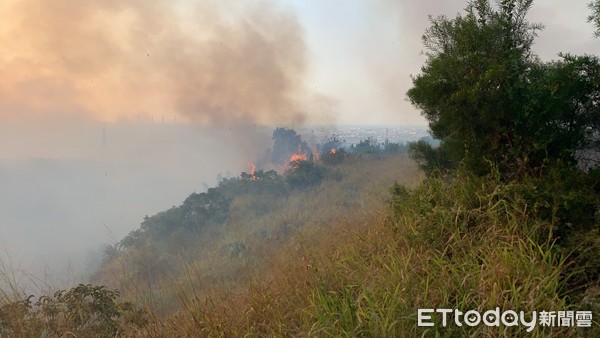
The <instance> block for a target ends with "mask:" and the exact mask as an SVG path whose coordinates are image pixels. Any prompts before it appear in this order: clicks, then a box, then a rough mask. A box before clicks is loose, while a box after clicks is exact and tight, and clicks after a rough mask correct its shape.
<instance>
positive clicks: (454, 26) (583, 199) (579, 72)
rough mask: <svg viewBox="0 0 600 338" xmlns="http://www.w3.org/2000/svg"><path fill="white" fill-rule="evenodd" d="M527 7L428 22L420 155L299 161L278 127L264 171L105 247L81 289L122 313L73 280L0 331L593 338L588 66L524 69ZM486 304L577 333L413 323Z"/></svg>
mask: <svg viewBox="0 0 600 338" xmlns="http://www.w3.org/2000/svg"><path fill="white" fill-rule="evenodd" d="M531 6H532V1H531V0H502V1H499V2H498V3H497V4H496V5H494V4H492V3H491V2H490V1H487V0H473V1H470V2H468V6H467V8H466V11H465V14H464V15H459V16H457V17H456V18H454V19H448V18H445V17H438V18H435V19H432V21H431V27H430V28H429V29H428V30H427V31H426V33H425V35H424V43H425V46H426V47H427V48H428V49H429V53H428V59H427V61H426V64H425V65H424V67H423V68H422V73H421V74H419V75H417V76H416V77H415V78H414V79H413V84H414V86H413V88H412V89H410V90H409V92H408V97H409V99H410V100H411V102H412V103H413V104H414V105H415V106H417V107H418V108H420V109H421V110H422V112H423V114H424V116H425V117H426V118H427V119H428V120H429V122H430V127H431V132H432V135H433V136H434V137H436V138H437V139H439V142H440V143H439V145H437V146H434V145H432V144H431V143H428V142H426V141H425V140H421V141H419V142H416V143H413V144H410V145H408V146H407V145H404V144H394V143H390V142H388V141H386V142H384V143H378V142H377V141H376V140H373V139H367V140H364V141H361V142H359V143H358V144H356V145H351V146H350V147H348V148H345V147H343V145H344V142H343V140H340V139H339V138H338V137H336V136H332V137H331V138H330V139H328V140H326V141H325V142H324V143H323V145H321V146H317V147H315V148H316V150H312V149H311V148H310V147H309V146H308V145H307V144H306V142H304V141H302V138H301V136H300V135H298V134H297V133H296V132H295V131H293V130H291V129H286V128H278V129H276V130H275V132H274V134H273V140H274V145H273V149H272V151H271V155H272V160H273V164H274V165H279V166H281V165H285V170H283V173H277V172H276V171H273V170H269V171H262V170H259V171H254V170H253V171H252V172H251V173H242V174H241V175H240V177H236V178H230V179H225V180H223V181H222V182H221V183H220V184H219V185H218V186H217V187H215V188H211V189H209V190H208V191H206V192H202V193H194V194H191V195H190V196H189V197H188V198H187V199H186V200H185V201H184V202H183V204H182V205H180V206H177V207H173V208H171V209H169V210H167V211H164V212H160V213H158V214H156V215H154V216H150V217H146V218H144V221H143V222H142V224H141V226H140V228H139V229H137V230H135V231H133V232H132V233H131V234H130V235H129V236H127V237H126V238H125V239H123V240H122V241H120V242H119V243H117V244H116V245H113V246H110V247H108V248H107V250H106V253H105V259H104V262H103V264H102V266H101V267H100V269H99V270H98V273H97V274H96V276H95V281H96V282H98V283H100V284H104V285H110V287H115V288H118V289H119V290H121V292H123V294H124V295H125V297H126V299H127V300H128V301H131V302H132V303H118V302H117V296H118V295H119V294H118V293H117V292H116V291H110V290H109V289H107V288H105V287H92V286H91V285H87V286H78V287H76V288H74V289H72V290H71V291H61V292H58V293H56V294H55V295H54V297H42V298H40V300H39V301H38V302H37V303H35V304H32V302H31V301H30V299H31V298H26V299H25V300H23V301H17V302H14V301H13V302H5V304H4V305H3V307H2V308H0V320H1V321H2V323H1V325H3V326H1V327H0V328H1V329H3V330H8V331H3V332H0V333H4V332H6V334H9V335H18V334H23V335H30V336H39V335H42V334H45V335H51V336H52V335H54V336H60V335H66V334H67V332H68V331H69V330H72V332H77V333H74V334H81V335H88V334H90V335H92V334H100V335H110V336H116V335H123V336H155V337H165V336H177V337H180V336H352V337H353V336H375V337H400V336H429V335H431V336H444V337H454V336H505V337H512V336H525V335H528V336H529V335H531V336H533V337H546V336H561V337H562V336H595V335H597V334H598V333H599V332H600V325H599V324H598V319H597V316H598V313H600V312H599V311H600V233H599V232H600V227H599V226H600V169H599V168H598V165H597V159H598V152H599V151H600V148H599V147H598V146H599V143H598V142H599V141H598V140H599V138H598V137H599V135H598V134H597V133H598V132H597V131H598V127H600V125H599V124H600V101H599V98H600V61H599V59H598V58H597V57H595V56H590V55H584V56H572V55H562V56H561V59H560V60H557V61H552V62H542V61H540V60H539V59H538V58H537V57H535V55H534V54H533V52H532V50H531V46H532V43H533V41H534V38H535V32H536V31H537V30H539V29H541V28H542V27H541V26H540V25H537V24H531V23H529V22H528V21H527V19H526V14H527V11H528V10H529V8H530V7H531ZM596 7H597V6H596ZM596 7H595V5H591V8H592V10H593V14H592V18H591V20H594V18H596V17H597V11H596V9H597V8H596ZM407 148H408V150H409V152H410V154H411V156H412V157H413V159H414V162H413V161H411V160H409V159H407V158H406V157H405V156H404V155H403V154H402V153H403V152H404V151H405V150H407ZM417 165H418V167H420V168H421V169H422V170H423V171H424V172H425V173H426V176H425V177H420V176H419V175H418V172H417ZM394 182H395V183H394ZM390 187H391V188H390ZM73 302H74V303H73ZM133 303H134V304H136V305H137V306H139V307H141V308H143V309H144V310H143V311H141V310H135V309H134V308H133V307H132V306H131V304H133ZM496 307H498V308H500V309H503V310H508V309H510V310H516V311H524V312H525V313H526V314H531V313H532V312H534V311H542V310H550V311H560V310H575V311H581V310H588V311H592V313H593V314H594V319H593V320H594V321H593V325H592V327H591V328H576V327H560V326H554V327H542V326H540V325H538V327H537V328H535V329H534V331H533V332H531V333H529V332H527V331H526V329H527V328H526V327H524V326H503V325H501V326H500V327H487V326H485V325H479V326H473V327H471V326H462V327H459V326H456V325H452V323H451V324H450V325H448V326H446V327H444V326H443V325H442V323H441V322H440V318H434V321H435V323H436V325H435V326H433V327H419V326H418V325H417V309H419V308H434V309H435V308H449V309H459V310H479V311H480V312H484V311H485V310H489V309H494V308H496ZM57 309H58V310H57ZM57 318H58V319H57ZM55 319H56V320H58V321H56V320H55ZM28 321H30V322H31V323H32V324H31V329H27V330H30V331H26V329H25V326H26V325H25V324H24V323H27V322H28ZM19 330H20V331H19ZM86 330H87V331H86Z"/></svg>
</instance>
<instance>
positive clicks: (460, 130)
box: [407, 0, 600, 177]
mask: <svg viewBox="0 0 600 338" xmlns="http://www.w3.org/2000/svg"><path fill="white" fill-rule="evenodd" d="M532 4H533V0H502V1H498V3H497V4H492V3H491V2H490V1H489V0H474V1H470V2H469V3H468V5H467V7H466V9H465V14H463V15H458V16H457V17H456V18H454V19H448V18H447V17H444V16H440V17H437V18H430V19H431V26H430V27H429V28H428V29H427V30H426V31H425V34H424V35H423V42H424V45H425V47H426V48H427V50H428V52H427V60H426V62H425V65H424V66H423V67H422V69H421V73H420V74H419V75H417V76H416V77H414V78H413V87H412V88H411V89H410V90H409V91H408V93H407V95H408V98H409V99H410V101H411V103H412V104H413V105H415V106H416V107H417V108H419V109H420V110H421V111H422V114H423V115H424V116H425V118H426V119H427V120H428V121H429V125H430V129H431V132H432V135H433V136H434V137H435V138H437V139H440V140H441V149H443V151H444V152H445V153H446V154H445V155H444V156H442V157H443V158H445V159H448V161H443V162H444V163H447V164H449V165H452V164H453V165H456V164H459V163H461V164H462V165H464V166H465V167H467V168H468V169H470V170H472V171H473V172H476V173H479V174H485V173H488V172H490V170H491V169H492V168H497V169H499V170H500V172H501V173H502V174H504V175H505V176H506V177H515V176H516V177H520V176H522V175H524V174H534V175H537V174H539V173H540V172H541V171H543V169H544V168H545V167H546V166H548V165H549V164H551V163H566V164H567V165H569V166H574V165H576V163H577V156H578V154H580V153H581V151H585V150H588V149H590V148H591V147H593V146H594V137H591V135H590V130H597V128H598V126H599V125H598V122H599V121H598V114H599V106H600V102H599V99H598V98H599V97H600V94H599V93H600V91H599V88H600V87H599V85H600V72H599V71H598V70H599V69H600V66H599V65H600V63H599V61H598V58H597V57H595V56H588V55H586V56H571V55H561V59H560V60H558V61H552V62H548V63H544V62H542V61H540V60H539V58H538V57H537V56H536V55H535V54H534V53H533V52H532V48H531V47H532V44H533V42H534V39H535V37H536V32H537V31H538V30H540V29H542V28H543V26H542V25H540V24H534V23H530V22H529V21H527V12H528V11H529V10H530V8H531V6H532ZM420 147H421V148H423V147H426V145H421V146H420ZM421 150H422V151H426V150H425V149H421ZM428 152H429V153H431V152H430V151H429V150H427V151H426V153H428ZM430 155H431V154H430ZM440 156H441V155H439V156H437V157H436V158H440ZM422 158H427V156H422Z"/></svg>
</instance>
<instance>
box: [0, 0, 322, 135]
mask: <svg viewBox="0 0 600 338" xmlns="http://www.w3.org/2000/svg"><path fill="white" fill-rule="evenodd" d="M0 22H2V26H1V28H0V44H1V45H2V46H3V51H2V53H1V54H0V77H1V78H2V79H3V81H2V82H1V83H0V119H1V120H7V119H12V118H15V117H26V118H38V117H52V118H54V117H55V116H70V115H73V116H86V117H91V118H93V119H98V120H102V121H122V120H130V121H136V120H138V119H144V120H146V121H149V120H151V119H153V120H158V119H168V120H171V119H173V120H174V119H176V118H177V117H179V118H183V119H187V120H191V121H196V122H200V123H202V124H210V125H226V124H231V123H235V124H248V123H265V124H266V123H272V124H273V123H275V124H281V123H301V122H303V121H304V120H305V118H306V113H305V107H303V106H302V105H301V104H300V102H302V101H303V100H304V99H305V98H306V97H308V96H310V94H308V93H307V92H306V91H305V90H304V89H303V83H302V82H303V79H304V75H305V72H306V68H307V53H306V45H305V41H304V38H303V31H302V29H301V27H300V25H299V22H298V20H297V18H296V17H295V15H294V14H293V13H291V12H290V11H287V10H286V9H284V8H281V6H278V5H276V4H274V3H273V2H270V1H254V2H248V3H245V4H243V5H242V4H240V2H238V1H233V0H228V1H201V2H198V3H195V2H194V3H192V2H189V1H182V0H175V1H166V0H131V1H116V0H52V1H46V0H22V1H7V2H3V3H2V4H0Z"/></svg>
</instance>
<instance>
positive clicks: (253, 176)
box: [250, 162, 256, 181]
mask: <svg viewBox="0 0 600 338" xmlns="http://www.w3.org/2000/svg"><path fill="white" fill-rule="evenodd" d="M254 173H256V166H255V165H254V163H252V162H250V176H252V180H253V181H255V180H256V176H255V175H254Z"/></svg>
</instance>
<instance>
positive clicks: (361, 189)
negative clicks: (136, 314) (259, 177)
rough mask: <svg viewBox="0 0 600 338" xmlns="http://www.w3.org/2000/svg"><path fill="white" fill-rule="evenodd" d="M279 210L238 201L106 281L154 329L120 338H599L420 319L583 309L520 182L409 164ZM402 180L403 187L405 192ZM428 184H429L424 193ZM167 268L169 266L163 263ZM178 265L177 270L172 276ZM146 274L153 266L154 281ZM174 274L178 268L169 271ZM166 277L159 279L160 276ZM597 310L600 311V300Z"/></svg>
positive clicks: (107, 271)
mask: <svg viewBox="0 0 600 338" xmlns="http://www.w3.org/2000/svg"><path fill="white" fill-rule="evenodd" d="M338 170H340V172H341V173H342V174H343V175H342V177H343V178H342V179H341V180H340V181H326V182H324V183H323V184H322V185H321V186H319V187H316V188H313V189H305V190H302V191H299V192H298V193H296V194H293V195H290V196H289V197H287V198H286V199H284V200H278V201H272V203H274V206H275V208H274V209H275V211H272V212H267V213H260V212H258V213H245V210H246V209H247V208H249V207H250V206H252V205H255V204H254V202H253V201H252V200H251V197H244V198H243V199H240V200H237V201H234V203H233V204H232V217H231V218H230V221H229V222H228V223H227V224H225V225H223V227H221V228H207V229H203V230H202V231H203V232H202V233H200V234H199V236H198V237H197V238H195V239H194V240H196V241H197V242H196V247H191V248H190V247H182V250H180V251H178V252H176V253H167V252H164V251H156V255H155V256H148V255H147V252H146V250H152V248H145V249H138V251H131V252H126V253H125V254H122V255H121V256H119V258H118V259H116V260H113V261H112V262H111V264H109V265H106V266H105V267H104V270H103V271H102V272H101V274H99V278H100V279H103V280H104V282H106V283H107V284H109V285H116V286H118V287H119V288H120V289H121V290H123V294H124V295H125V296H126V297H129V299H133V300H136V302H137V304H138V305H140V306H144V307H146V308H147V310H148V312H149V317H148V320H149V321H148V324H147V325H145V326H144V327H142V328H135V329H132V330H130V331H127V330H126V331H125V332H120V333H119V335H120V336H132V337H133V336H144V337H145V336H150V337H198V336H211V337H214V336H227V337H229V336H231V337H237V336H251V337H252V336H257V337H262V336H336V337H338V336H344V337H356V336H365V337H404V336H440V337H455V336H474V337H479V336H483V337H498V336H500V337H509V336H510V337H512V336H527V337H546V336H559V337H565V336H577V335H582V336H593V335H595V334H597V333H598V332H599V330H598V323H597V319H596V321H595V322H594V327H593V328H590V329H580V330H579V331H577V330H576V329H575V328H572V327H567V328H557V327H555V328H541V327H539V326H538V327H537V328H536V329H535V330H534V331H533V332H531V333H528V332H526V327H523V326H516V327H506V326H500V327H486V326H484V325H480V326H477V327H465V326H462V327H458V326H456V325H454V323H453V322H452V321H451V322H450V323H449V325H448V326H447V327H442V326H441V323H440V318H435V317H434V321H435V323H436V325H435V326H433V327H419V326H418V325H417V309H419V308H433V309H435V308H451V309H458V310H461V311H467V310H478V311H479V312H480V313H483V312H485V311H486V310H490V309H495V308H496V307H499V308H500V309H502V310H509V309H510V310H515V311H524V312H525V313H526V315H527V316H528V317H529V316H530V314H531V313H532V312H533V311H542V310H549V311H557V310H582V309H583V308H582V307H583V306H584V303H583V302H579V301H578V300H575V298H571V297H570V295H571V294H572V293H571V292H570V290H568V289H567V288H568V280H569V277H570V276H569V274H573V273H577V269H573V267H572V266H571V265H573V264H580V268H584V267H585V262H574V261H573V260H568V259H567V258H568V257H567V256H566V255H565V254H564V253H563V251H561V250H556V244H555V243H554V242H553V240H552V237H548V236H546V234H547V233H548V229H552V226H553V224H549V223H547V222H544V221H540V219H539V218H536V217H534V216H532V215H534V213H532V212H531V208H532V207H533V206H530V205H528V204H527V202H526V199H524V198H523V197H522V196H521V194H520V189H521V188H522V187H519V186H518V185H517V183H511V184H507V183H503V182H501V181H500V180H499V179H498V178H495V177H486V178H478V177H473V176H470V175H468V174H463V173H458V174H456V175H453V176H447V177H439V178H427V179H424V180H421V179H419V178H418V177H420V176H419V174H418V173H417V171H416V169H415V166H414V164H413V163H412V162H410V161H408V160H407V159H387V160H378V161H369V162H360V161H357V162H356V163H352V164H346V165H341V166H340V167H339V168H338ZM394 181H398V182H399V183H400V184H398V185H395V186H394V187H393V188H392V189H391V192H392V193H391V194H389V193H386V192H387V191H390V189H389V187H390V186H392V183H393V182H394ZM419 181H421V182H419ZM161 262H164V263H162V264H161ZM165 264H166V265H165ZM140 267H144V268H143V269H141V268H140ZM169 267H170V268H169ZM152 272H155V273H156V274H155V275H153V274H152ZM585 302H587V303H586V304H597V303H598V297H597V295H596V296H593V295H590V297H588V298H586V299H585ZM594 315H597V314H596V313H594Z"/></svg>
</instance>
